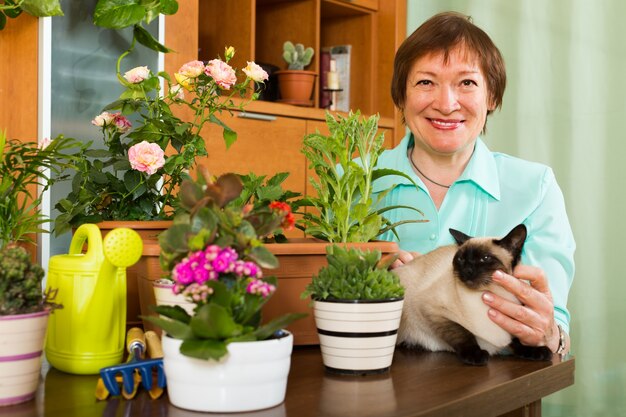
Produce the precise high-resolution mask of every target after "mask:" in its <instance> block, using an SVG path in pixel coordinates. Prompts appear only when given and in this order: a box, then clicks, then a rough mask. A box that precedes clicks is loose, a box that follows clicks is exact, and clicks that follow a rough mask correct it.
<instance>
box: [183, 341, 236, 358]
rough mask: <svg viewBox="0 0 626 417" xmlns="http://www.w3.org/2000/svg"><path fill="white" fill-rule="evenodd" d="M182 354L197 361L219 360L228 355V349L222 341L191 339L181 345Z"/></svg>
mask: <svg viewBox="0 0 626 417" xmlns="http://www.w3.org/2000/svg"><path fill="white" fill-rule="evenodd" d="M180 353H182V354H183V355H185V356H190V357H192V358H197V359H205V360H208V359H215V360H218V359H220V358H221V357H222V356H224V355H226V354H227V353H228V349H227V348H226V342H224V341H222V340H206V339H189V340H184V341H183V343H182V344H181V345H180Z"/></svg>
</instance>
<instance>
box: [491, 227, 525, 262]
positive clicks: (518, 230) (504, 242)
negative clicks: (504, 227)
mask: <svg viewBox="0 0 626 417" xmlns="http://www.w3.org/2000/svg"><path fill="white" fill-rule="evenodd" d="M526 233H527V231H526V226H525V225H523V224H519V225H517V226H515V227H514V228H513V230H511V231H510V232H509V234H508V235H506V236H505V237H503V238H502V239H500V240H496V241H495V243H496V244H497V245H499V246H502V247H503V248H505V249H507V250H508V251H509V252H510V253H511V254H512V255H513V259H514V260H516V261H517V260H519V257H520V255H521V254H522V246H524V241H525V240H526Z"/></svg>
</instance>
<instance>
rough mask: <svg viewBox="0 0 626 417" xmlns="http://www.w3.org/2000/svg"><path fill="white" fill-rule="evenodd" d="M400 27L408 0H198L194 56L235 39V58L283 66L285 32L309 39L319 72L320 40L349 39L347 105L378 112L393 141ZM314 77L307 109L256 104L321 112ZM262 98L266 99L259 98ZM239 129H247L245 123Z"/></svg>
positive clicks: (291, 113) (268, 110) (265, 109)
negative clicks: (393, 92) (393, 95)
mask: <svg viewBox="0 0 626 417" xmlns="http://www.w3.org/2000/svg"><path fill="white" fill-rule="evenodd" d="M405 33H406V0H229V1H227V2H225V1H223V0H202V1H201V2H200V3H199V9H198V51H199V52H198V59H201V60H210V59H213V58H215V57H216V56H217V55H221V56H223V54H224V47H225V46H230V45H232V46H234V47H235V49H236V51H237V54H236V55H235V58H234V59H233V61H232V63H233V66H235V67H237V68H242V67H244V66H245V65H246V61H247V60H254V61H255V62H257V63H259V64H268V65H274V66H276V67H278V68H279V69H285V68H286V63H285V62H284V60H283V58H282V45H283V43H284V42H285V41H286V40H291V41H293V42H295V43H302V44H304V45H305V46H312V47H313V48H314V50H315V55H314V56H313V60H312V62H311V64H310V65H309V66H308V67H307V68H306V69H308V70H312V71H315V72H317V73H318V74H319V73H320V51H321V49H322V48H323V47H328V46H335V45H351V46H352V48H351V59H350V88H349V91H350V108H351V109H353V110H357V109H358V110H361V112H362V113H363V114H372V113H379V114H380V115H381V116H382V118H384V119H386V120H382V121H381V123H385V122H388V123H389V124H388V126H384V127H385V128H388V129H390V130H392V135H391V136H392V138H393V139H394V140H393V143H396V142H397V139H398V138H400V137H402V133H403V131H404V129H402V126H401V120H400V115H399V114H398V112H397V111H396V109H395V107H394V105H393V102H392V100H391V95H390V84H391V75H392V72H393V57H394V54H395V51H396V49H397V48H398V46H399V44H400V43H401V42H402V41H403V40H404V37H405ZM322 87H323V86H321V85H320V82H319V77H318V78H317V81H316V86H315V92H314V94H313V102H314V106H313V108H310V109H311V110H314V111H312V112H308V113H306V115H304V116H303V115H302V113H301V112H300V111H299V110H297V109H295V108H294V106H291V105H287V104H278V103H269V102H262V103H261V105H260V106H256V107H255V110H254V111H256V112H260V113H264V114H274V113H275V112H276V111H277V110H276V109H278V108H280V107H282V109H281V110H279V111H280V112H281V113H284V114H286V115H288V117H297V118H306V119H312V120H321V121H323V120H324V109H320V108H319V105H320V101H319V92H320V88H322ZM262 104H268V106H263V105H262ZM276 106H280V107H276ZM243 128H244V130H243V131H240V132H239V133H240V134H245V132H246V131H247V128H246V127H245V126H243Z"/></svg>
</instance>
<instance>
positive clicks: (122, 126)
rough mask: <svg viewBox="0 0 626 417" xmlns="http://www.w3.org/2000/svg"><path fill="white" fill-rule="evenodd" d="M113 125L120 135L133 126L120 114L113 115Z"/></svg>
mask: <svg viewBox="0 0 626 417" xmlns="http://www.w3.org/2000/svg"><path fill="white" fill-rule="evenodd" d="M113 124H114V125H115V127H116V129H117V130H118V131H119V132H121V133H126V132H128V131H129V130H130V128H131V127H132V126H133V125H131V124H130V121H129V120H128V119H127V118H126V117H124V116H122V115H121V114H120V113H115V117H114V118H113Z"/></svg>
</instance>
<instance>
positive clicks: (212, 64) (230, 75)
mask: <svg viewBox="0 0 626 417" xmlns="http://www.w3.org/2000/svg"><path fill="white" fill-rule="evenodd" d="M204 73H205V74H206V75H208V76H210V77H211V78H213V79H214V80H215V82H216V83H217V85H219V86H220V87H221V88H223V89H224V90H230V87H232V86H233V85H235V83H236V82H237V75H235V70H234V69H233V68H232V67H231V66H230V65H228V64H227V63H226V62H224V61H221V60H219V59H212V60H210V61H209V64H208V65H207V66H206V68H205V69H204Z"/></svg>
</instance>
